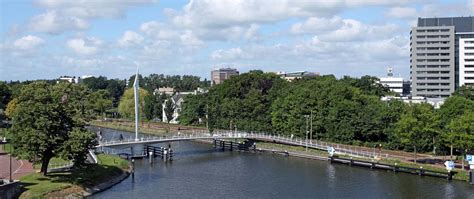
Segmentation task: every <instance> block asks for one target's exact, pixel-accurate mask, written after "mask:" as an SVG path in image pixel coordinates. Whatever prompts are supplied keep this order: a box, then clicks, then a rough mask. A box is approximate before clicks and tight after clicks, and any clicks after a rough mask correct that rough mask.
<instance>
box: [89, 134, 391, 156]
mask: <svg viewBox="0 0 474 199" xmlns="http://www.w3.org/2000/svg"><path fill="white" fill-rule="evenodd" d="M205 139H254V140H259V141H266V142H275V143H280V144H286V145H294V146H303V147H308V148H312V149H318V150H327V149H328V147H333V148H334V149H335V150H336V152H335V153H336V154H341V155H351V156H359V157H367V158H375V157H377V156H380V155H382V156H385V157H388V154H381V153H376V152H375V151H367V150H354V149H351V148H344V147H343V146H342V145H341V146H339V145H338V144H332V143H327V142H322V141H319V140H316V141H307V140H303V139H299V138H293V139H292V138H290V137H287V136H280V135H270V134H259V133H235V132H228V133H215V134H210V133H193V134H184V135H178V134H177V135H171V136H161V137H141V138H139V139H138V140H135V139H132V138H130V139H126V140H112V141H104V142H99V145H98V146H97V148H99V147H128V146H133V145H137V144H157V143H165V142H176V141H190V140H205Z"/></svg>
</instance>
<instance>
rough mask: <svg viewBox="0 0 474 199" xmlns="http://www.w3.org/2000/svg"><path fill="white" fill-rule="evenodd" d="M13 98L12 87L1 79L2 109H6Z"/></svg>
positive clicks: (0, 95)
mask: <svg viewBox="0 0 474 199" xmlns="http://www.w3.org/2000/svg"><path fill="white" fill-rule="evenodd" d="M11 99H12V91H11V90H10V87H9V86H8V85H7V84H6V83H5V82H2V81H0V109H3V110H5V108H6V106H7V104H8V102H10V100H11Z"/></svg>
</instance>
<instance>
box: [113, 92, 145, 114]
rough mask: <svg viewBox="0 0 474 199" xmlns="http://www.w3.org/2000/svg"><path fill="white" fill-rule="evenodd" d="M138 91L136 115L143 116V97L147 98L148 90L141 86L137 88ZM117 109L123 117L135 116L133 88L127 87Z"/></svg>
mask: <svg viewBox="0 0 474 199" xmlns="http://www.w3.org/2000/svg"><path fill="white" fill-rule="evenodd" d="M138 92H139V94H138V110H139V113H138V115H139V116H140V117H143V116H145V114H144V113H145V111H144V108H145V101H146V100H145V99H147V98H148V96H149V95H150V94H149V93H148V91H146V90H145V89H141V88H140V89H139V90H138ZM118 111H119V113H120V114H121V115H122V117H125V118H133V117H134V116H135V95H134V91H133V88H129V89H127V90H126V91H125V93H124V94H123V96H122V98H120V104H119V107H118Z"/></svg>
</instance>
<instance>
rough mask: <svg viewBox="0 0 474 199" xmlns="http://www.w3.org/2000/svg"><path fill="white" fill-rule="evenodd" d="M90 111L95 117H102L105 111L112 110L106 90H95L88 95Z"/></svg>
mask: <svg viewBox="0 0 474 199" xmlns="http://www.w3.org/2000/svg"><path fill="white" fill-rule="evenodd" d="M89 101H90V102H91V104H89V106H91V108H92V110H94V112H95V113H96V114H97V115H100V116H104V114H105V111H106V110H108V109H110V108H112V100H111V99H110V98H109V92H108V91H107V90H97V91H95V92H93V93H91V95H90V100H89Z"/></svg>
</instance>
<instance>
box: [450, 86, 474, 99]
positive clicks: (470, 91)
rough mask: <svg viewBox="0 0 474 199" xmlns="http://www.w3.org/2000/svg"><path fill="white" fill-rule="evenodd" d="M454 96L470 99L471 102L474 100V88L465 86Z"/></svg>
mask: <svg viewBox="0 0 474 199" xmlns="http://www.w3.org/2000/svg"><path fill="white" fill-rule="evenodd" d="M453 95H455V96H461V97H465V98H467V99H470V100H474V87H473V86H467V85H463V86H461V87H459V88H458V89H457V90H456V92H454V94H453Z"/></svg>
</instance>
